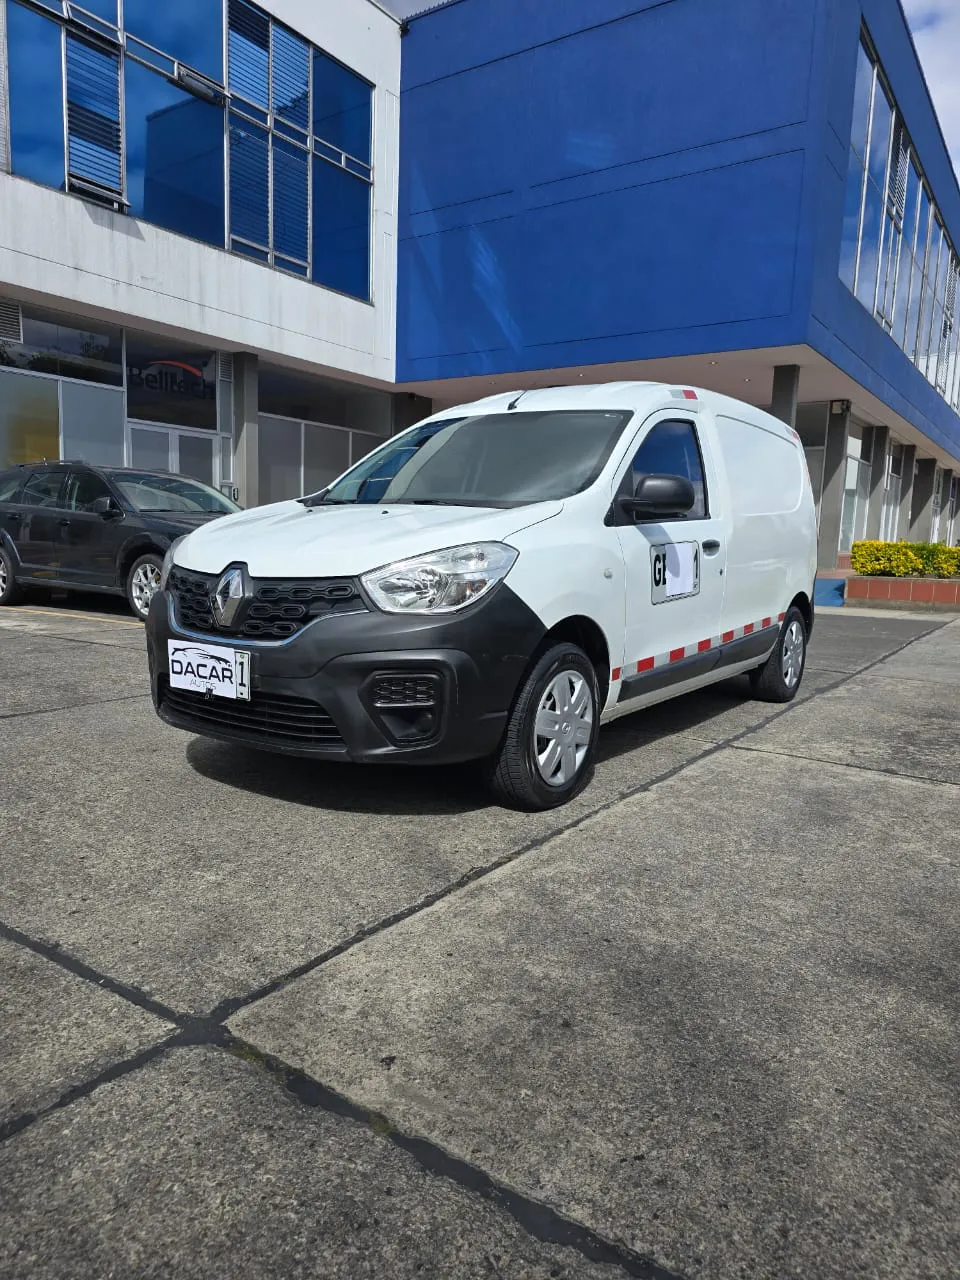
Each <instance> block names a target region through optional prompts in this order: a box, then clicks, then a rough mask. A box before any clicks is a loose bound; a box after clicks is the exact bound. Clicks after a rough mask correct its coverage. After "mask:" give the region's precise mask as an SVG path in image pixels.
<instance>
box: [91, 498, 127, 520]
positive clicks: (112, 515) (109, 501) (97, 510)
mask: <svg viewBox="0 0 960 1280" xmlns="http://www.w3.org/2000/svg"><path fill="white" fill-rule="evenodd" d="M90 510H91V511H92V512H93V514H94V515H97V516H100V518H101V519H102V520H116V518H117V517H118V516H122V515H123V511H122V510H121V508H120V504H119V503H118V502H117V500H116V498H111V497H109V496H108V495H107V494H104V496H103V497H102V498H94V500H93V502H92V503H91V504H90Z"/></svg>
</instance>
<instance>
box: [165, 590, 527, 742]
mask: <svg viewBox="0 0 960 1280" xmlns="http://www.w3.org/2000/svg"><path fill="white" fill-rule="evenodd" d="M544 634H545V631H544V627H543V625H542V623H541V622H540V620H539V619H538V618H537V617H536V615H535V614H534V613H533V612H532V611H531V610H530V609H529V608H528V606H527V605H525V604H524V603H523V601H521V600H520V599H519V597H517V596H516V595H514V593H513V592H512V591H511V590H510V589H509V588H508V587H507V586H506V585H505V584H503V583H501V584H500V585H499V586H498V587H497V588H496V589H495V590H494V591H492V592H491V593H490V596H489V597H488V598H487V599H485V600H483V601H481V603H480V604H478V605H476V606H475V607H474V608H472V609H468V610H466V611H465V612H464V613H463V614H459V615H458V614H454V615H447V616H446V617H441V618H431V617H429V616H422V615H421V616H415V617H404V616H403V615H398V614H386V613H380V612H378V611H373V610H370V611H365V612H361V613H357V614H341V615H334V616H330V617H325V618H319V619H317V620H316V621H315V622H312V623H310V624H309V625H308V626H306V627H305V628H304V629H303V630H302V631H300V632H299V633H298V634H297V635H295V636H294V637H292V638H291V639H290V640H286V641H284V642H282V643H257V642H251V641H242V640H238V639H236V638H233V637H231V635H230V633H229V632H227V631H213V632H209V633H206V634H203V635H200V634H198V633H196V632H193V631H187V630H185V629H183V628H181V627H180V626H179V625H178V622H177V618H176V614H175V609H174V603H173V600H172V598H171V597H170V596H169V595H168V594H167V593H166V592H158V593H157V595H156V596H155V597H154V600H153V602H152V605H151V608H150V616H149V618H148V620H147V654H148V659H149V664H150V681H151V691H152V695H153V704H154V707H155V709H156V711H157V713H158V714H159V716H160V718H161V719H162V720H164V721H165V722H166V723H167V724H170V725H172V726H174V727H175V728H178V729H184V730H186V731H188V732H191V733H195V734H200V735H202V736H205V737H210V738H217V739H220V740H223V741H227V742H236V743H242V744H244V745H247V746H251V747H256V748H261V749H264V750H268V751H277V752H281V753H284V754H288V755H297V756H307V757H315V758H318V759H325V760H332V761H334V760H341V761H352V762H356V763H375V762H378V761H382V762H390V763H409V764H449V763H455V762H460V761H465V760H473V759H481V758H483V757H485V756H488V755H491V754H492V753H493V752H494V751H495V750H496V748H497V746H498V745H499V742H500V739H501V737H502V735H503V732H504V729H505V727H506V722H507V719H508V717H509V714H510V711H511V709H512V706H513V702H514V698H515V696H516V693H517V689H518V687H519V684H520V681H521V679H522V677H523V675H524V673H525V671H526V669H527V666H528V664H529V662H530V659H531V657H532V656H533V654H534V653H535V651H536V649H537V648H538V646H539V645H540V643H541V641H542V639H543V636H544ZM169 640H177V641H181V642H187V643H190V642H193V643H195V644H203V643H208V644H215V645H223V646H227V647H231V648H236V649H244V650H246V651H248V652H249V654H250V689H251V696H250V700H249V702H241V701H233V700H232V699H225V698H218V697H209V698H206V697H204V696H203V695H201V694H192V693H184V692H183V691H181V690H177V689H171V688H170V683H169V671H168V660H167V653H168V648H167V642H168V641H169Z"/></svg>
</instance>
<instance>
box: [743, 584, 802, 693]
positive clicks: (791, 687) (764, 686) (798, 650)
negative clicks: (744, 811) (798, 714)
mask: <svg viewBox="0 0 960 1280" xmlns="http://www.w3.org/2000/svg"><path fill="white" fill-rule="evenodd" d="M806 663H807V624H806V620H805V619H804V616H803V614H802V613H801V612H800V610H799V609H798V608H796V606H792V607H791V608H790V609H788V610H787V616H786V617H785V618H784V620H783V626H782V627H781V628H780V635H779V636H778V637H777V643H776V647H775V648H774V651H773V653H771V655H770V657H769V658H768V659H767V660H766V662H765V663H764V664H763V666H762V667H758V668H757V669H756V671H751V673H750V683H751V685H752V686H753V696H754V697H755V698H758V699H759V700H760V701H761V702H792V701H793V699H794V698H795V697H796V696H797V690H798V689H799V688H800V681H801V680H802V679H803V670H804V667H805V666H806Z"/></svg>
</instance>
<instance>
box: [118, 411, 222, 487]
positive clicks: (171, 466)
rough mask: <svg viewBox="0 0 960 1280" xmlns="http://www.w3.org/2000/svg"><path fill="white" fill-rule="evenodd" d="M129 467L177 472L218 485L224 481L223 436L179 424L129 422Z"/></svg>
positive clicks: (214, 485) (205, 482)
mask: <svg viewBox="0 0 960 1280" xmlns="http://www.w3.org/2000/svg"><path fill="white" fill-rule="evenodd" d="M127 466H129V467H142V468H143V469H144V470H145V471H173V472H176V473H177V474H178V475H183V476H190V478H191V479H192V480H201V481H202V482H203V483H204V484H209V485H211V486H212V487H213V488H217V487H218V486H219V484H220V448H219V436H217V435H214V434H212V433H210V432H207V431H204V432H198V431H185V430H183V429H182V428H178V427H154V426H146V425H144V424H142V423H136V422H131V423H128V424H127Z"/></svg>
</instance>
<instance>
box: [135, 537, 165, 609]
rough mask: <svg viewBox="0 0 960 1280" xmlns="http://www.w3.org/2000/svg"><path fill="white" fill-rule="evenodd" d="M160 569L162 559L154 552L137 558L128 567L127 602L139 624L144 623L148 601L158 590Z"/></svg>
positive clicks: (148, 607)
mask: <svg viewBox="0 0 960 1280" xmlns="http://www.w3.org/2000/svg"><path fill="white" fill-rule="evenodd" d="M162 568H163V559H162V558H161V557H160V556H158V555H157V554H156V552H154V551H148V552H147V553H146V555H142V556H139V557H138V558H137V559H136V560H134V562H133V564H132V565H131V566H130V572H129V573H128V574H127V601H128V603H129V605H130V608H131V609H132V610H133V612H134V613H135V614H136V616H137V617H138V618H139V619H140V621H141V622H146V620H147V614H148V613H149V612H150V601H151V600H152V599H153V597H154V596H155V595H156V594H157V592H158V591H159V590H160V570H161V569H162Z"/></svg>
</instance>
